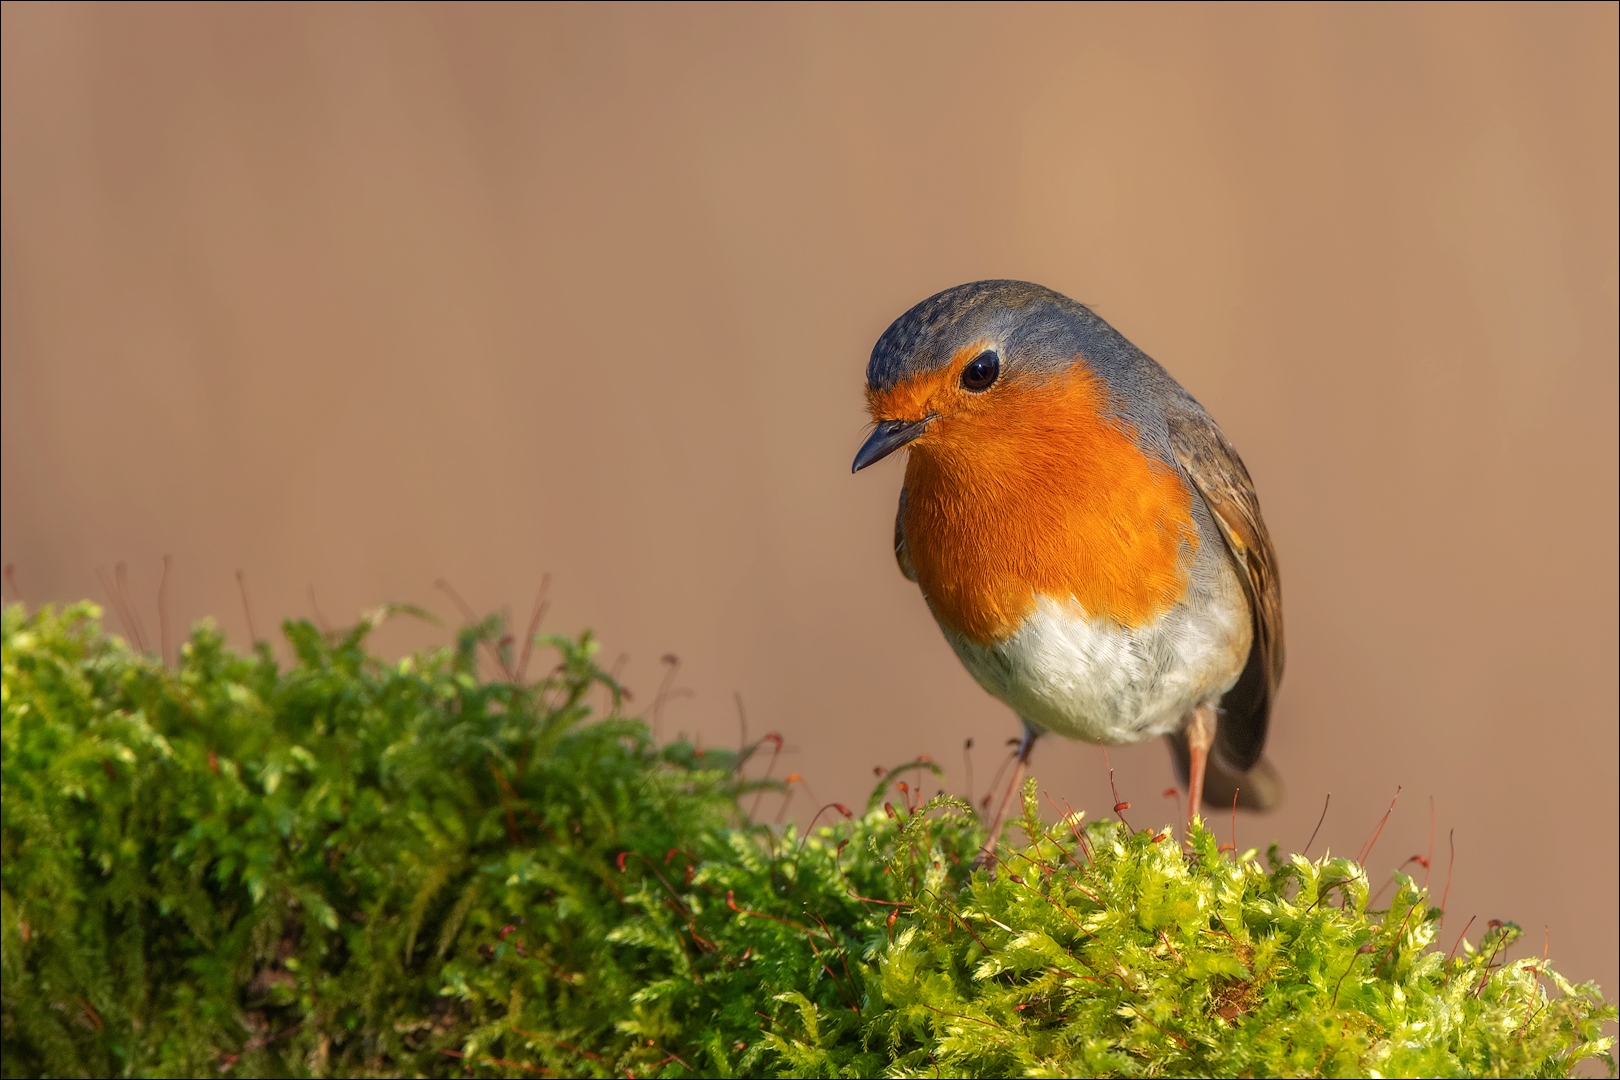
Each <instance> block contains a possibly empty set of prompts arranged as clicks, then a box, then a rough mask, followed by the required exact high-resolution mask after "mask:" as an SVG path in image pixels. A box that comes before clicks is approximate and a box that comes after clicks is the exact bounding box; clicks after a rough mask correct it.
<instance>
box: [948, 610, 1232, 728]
mask: <svg viewBox="0 0 1620 1080" xmlns="http://www.w3.org/2000/svg"><path fill="white" fill-rule="evenodd" d="M1223 584H1225V583H1223ZM1230 585H1231V587H1232V588H1233V591H1236V590H1235V587H1236V585H1237V582H1236V581H1235V579H1234V580H1233V581H1232V582H1231V583H1230ZM1220 591H1222V592H1224V591H1225V590H1220ZM1227 595H1228V596H1230V595H1231V594H1230V593H1228V594H1227ZM1223 599H1224V598H1223ZM1252 634H1253V628H1252V626H1251V625H1250V621H1249V613H1248V609H1247V605H1246V604H1244V603H1241V602H1239V603H1236V604H1233V603H1229V602H1228V603H1213V604H1211V603H1204V604H1182V605H1177V606H1176V607H1175V608H1173V609H1172V610H1171V611H1169V612H1167V613H1166V614H1165V615H1164V617H1163V618H1161V619H1159V620H1158V621H1157V622H1156V623H1154V624H1152V625H1149V626H1143V627H1125V626H1121V625H1120V624H1118V623H1116V622H1114V621H1113V620H1112V619H1107V618H1087V617H1085V616H1084V615H1083V614H1082V613H1081V612H1080V611H1079V609H1078V607H1076V606H1073V605H1068V604H1060V603H1057V602H1054V601H1052V600H1049V599H1047V598H1045V597H1041V598H1039V599H1038V600H1037V603H1036V608H1035V612H1034V614H1032V615H1031V616H1030V617H1029V618H1028V619H1026V620H1025V621H1024V624H1023V626H1021V627H1019V629H1018V631H1017V632H1016V633H1014V634H1013V635H1012V636H1011V637H1009V638H1008V639H1007V640H1005V641H1001V642H997V643H994V644H992V645H988V646H986V645H978V644H975V643H974V642H972V641H969V640H967V639H966V638H963V637H961V636H960V635H958V634H954V633H952V632H951V631H950V630H946V631H945V637H946V638H947V640H949V641H950V643H951V647H952V648H954V649H955V650H956V655H957V656H958V657H959V658H960V659H961V661H962V664H963V665H964V666H965V667H966V668H967V669H968V671H969V672H971V673H972V675H973V677H974V678H975V679H977V680H978V681H979V685H980V686H982V687H984V688H985V689H986V690H988V691H989V692H990V693H992V694H994V695H995V696H996V697H998V698H1000V699H1001V700H1002V701H1004V702H1006V703H1007V704H1008V705H1010V706H1012V708H1013V709H1014V711H1016V712H1017V713H1018V715H1019V716H1020V717H1022V718H1023V720H1024V721H1025V722H1026V723H1028V724H1029V725H1030V726H1032V727H1034V728H1036V729H1037V730H1040V731H1051V732H1054V733H1056V734H1058V735H1062V736H1065V737H1066V738H1070V739H1083V740H1084V741H1086V742H1091V743H1104V744H1110V745H1112V744H1118V743H1132V742H1141V741H1142V740H1144V739H1151V738H1154V737H1155V736H1159V735H1165V734H1169V733H1170V732H1173V731H1177V730H1179V729H1180V728H1181V725H1182V722H1183V720H1184V719H1185V718H1186V716H1187V715H1188V714H1189V713H1190V712H1191V711H1192V710H1193V709H1195V708H1196V707H1198V706H1199V705H1202V704H1214V703H1216V702H1217V701H1218V700H1219V699H1220V696H1221V695H1222V694H1224V693H1225V692H1226V691H1228V690H1230V689H1231V688H1232V684H1233V683H1235V682H1237V678H1238V676H1239V675H1240V674H1242V672H1243V665H1244V662H1245V661H1246V660H1247V658H1248V655H1249V645H1250V640H1251V636H1252Z"/></svg>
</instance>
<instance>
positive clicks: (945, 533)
mask: <svg viewBox="0 0 1620 1080" xmlns="http://www.w3.org/2000/svg"><path fill="white" fill-rule="evenodd" d="M957 366H958V365H955V364H952V365H949V366H948V367H947V369H946V371H945V372H943V373H940V375H943V376H944V378H942V379H939V380H938V384H937V385H936V386H934V387H930V388H925V387H921V386H916V385H910V386H901V387H895V388H894V390H893V391H891V394H893V398H892V399H891V400H892V401H893V402H894V404H900V402H901V401H904V400H906V399H908V398H909V399H910V400H911V401H913V402H915V401H918V400H920V399H921V398H924V397H927V398H933V399H935V400H936V401H938V400H939V398H938V395H939V394H941V393H946V392H948V391H950V390H954V386H951V385H949V384H948V383H946V382H945V380H946V379H954V376H953V375H951V374H950V372H951V369H952V368H955V367H957ZM925 378H927V377H925ZM929 381H930V382H933V381H935V380H933V379H930V380H929ZM930 391H932V392H930ZM885 396H887V395H885ZM953 397H954V395H953ZM1106 401H1107V391H1106V387H1105V386H1104V384H1103V382H1102V380H1101V378H1100V377H1099V376H1097V375H1096V374H1095V373H1093V372H1092V371H1091V370H1090V369H1089V368H1087V367H1086V366H1085V364H1084V362H1083V361H1082V362H1078V363H1077V364H1076V365H1075V367H1074V368H1073V369H1072V370H1071V372H1070V373H1069V374H1068V375H1067V376H1063V377H1059V378H1058V379H1055V380H1052V381H1050V382H1047V383H1045V384H1044V385H1041V384H1035V383H1024V384H1020V383H1018V382H1011V383H1009V384H1007V385H1005V386H1002V387H999V388H997V390H992V391H991V392H989V393H986V394H983V395H976V396H974V397H971V398H955V400H954V401H951V402H945V401H940V402H939V403H940V404H941V405H942V406H945V407H941V408H938V409H937V410H936V411H939V412H940V418H939V419H938V420H936V421H935V422H934V423H933V424H931V425H930V426H929V428H928V430H927V433H926V434H925V435H924V436H923V437H922V438H920V439H918V440H917V441H916V442H914V443H913V444H912V445H911V450H910V461H909V463H908V465H907V467H906V516H905V531H906V546H907V550H908V552H909V553H910V555H911V560H912V562H913V563H914V564H915V566H916V568H917V583H918V585H919V586H921V588H922V590H923V592H924V594H925V595H926V596H927V597H928V599H929V602H930V604H931V605H932V607H933V609H934V612H935V614H936V616H937V617H938V618H939V619H940V621H941V622H943V623H945V625H947V626H948V627H950V628H952V629H953V630H955V631H957V632H958V633H961V634H963V635H965V636H966V637H968V638H969V639H971V640H973V641H975V642H978V643H979V644H981V645H985V644H989V643H991V642H993V641H998V640H1001V639H1004V638H1006V637H1008V636H1009V635H1011V634H1012V633H1013V632H1014V631H1015V630H1016V629H1017V628H1018V626H1019V625H1020V624H1021V623H1022V622H1023V621H1024V619H1025V618H1026V617H1028V615H1029V614H1030V613H1031V612H1032V611H1033V610H1034V608H1035V602H1036V597H1037V596H1046V597H1050V598H1052V599H1054V600H1058V601H1059V602H1066V603H1071V604H1076V605H1078V608H1079V609H1081V610H1082V611H1083V612H1084V613H1085V614H1086V615H1087V616H1090V617H1096V616H1104V617H1108V618H1112V619H1114V620H1116V621H1117V622H1119V623H1120V624H1122V625H1125V626H1140V625H1143V624H1144V623H1147V622H1149V621H1151V620H1152V619H1154V618H1155V617H1156V616H1158V615H1159V614H1161V613H1163V612H1164V611H1166V610H1167V609H1168V608H1170V607H1171V606H1172V605H1173V604H1175V603H1176V601H1177V600H1179V599H1180V598H1181V597H1182V595H1183V594H1184V593H1185V591H1186V580H1187V571H1186V566H1185V563H1184V554H1183V553H1184V550H1185V551H1187V552H1190V551H1193V550H1196V548H1197V545H1198V532H1197V527H1196V526H1195V525H1194V524H1193V520H1192V509H1191V507H1192V504H1191V498H1192V496H1191V493H1190V492H1189V491H1188V489H1187V486H1186V485H1185V484H1184V483H1183V482H1182V480H1181V477H1180V476H1179V474H1178V473H1176V471H1175V470H1174V469H1172V468H1171V467H1170V466H1168V465H1165V464H1163V463H1161V462H1159V461H1156V460H1154V459H1152V458H1150V457H1148V456H1146V455H1144V454H1143V453H1142V451H1141V450H1139V449H1138V448H1137V446H1136V444H1135V442H1134V441H1133V438H1132V432H1131V431H1130V430H1129V428H1128V427H1126V426H1124V425H1123V424H1122V423H1121V421H1119V420H1117V419H1113V418H1110V417H1107V416H1105V415H1104V409H1105V405H1106ZM953 404H954V405H955V406H956V407H954V408H952V407H950V406H951V405H953ZM879 406H880V402H879V401H877V400H874V401H873V407H874V411H876V410H877V409H878V408H879ZM1183 545H1186V547H1185V549H1184V548H1183ZM1079 613H1080V612H1079V611H1077V612H1076V614H1077V615H1078V614H1079Z"/></svg>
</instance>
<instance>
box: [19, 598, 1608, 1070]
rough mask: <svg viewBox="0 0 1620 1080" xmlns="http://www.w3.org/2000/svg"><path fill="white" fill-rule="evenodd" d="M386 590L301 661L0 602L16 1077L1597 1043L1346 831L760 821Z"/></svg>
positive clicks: (1585, 997)
mask: <svg viewBox="0 0 1620 1080" xmlns="http://www.w3.org/2000/svg"><path fill="white" fill-rule="evenodd" d="M386 614H388V612H379V613H378V614H377V616H376V617H375V618H373V619H369V620H367V621H365V622H363V623H362V624H361V625H360V626H359V627H357V628H356V629H355V630H354V631H353V632H350V633H348V634H346V635H341V636H335V637H332V638H326V637H323V636H322V635H321V634H320V633H319V632H318V631H316V630H315V629H314V628H313V627H312V626H310V625H308V624H307V623H289V624H287V625H286V627H285V631H286V634H287V637H288V639H289V641H290V642H291V643H292V645H293V649H294V653H295V655H296V662H295V663H294V664H293V665H292V666H290V667H289V668H287V669H285V670H282V669H281V668H280V667H279V666H278V665H277V664H276V662H275V661H274V659H273V657H272V656H271V654H270V652H269V651H268V649H264V648H261V650H260V651H259V652H258V653H256V654H255V655H252V656H245V657H244V656H239V655H236V654H233V653H231V652H230V651H228V650H227V649H225V648H224V645H223V640H222V638H221V637H220V635H219V634H218V633H217V632H215V631H213V630H212V629H210V628H209V627H207V626H206V625H204V626H200V627H199V628H198V629H197V630H196V631H195V632H194V633H193V635H192V637H191V640H190V642H189V644H188V645H187V646H186V647H185V649H184V651H183V657H182V660H181V663H180V666H179V668H178V669H177V670H173V671H170V670H165V669H163V668H162V667H161V666H160V665H158V664H157V663H156V662H155V661H154V660H152V659H150V658H148V657H144V656H140V655H137V654H135V653H133V652H131V651H130V650H129V649H128V648H126V647H125V646H124V645H123V644H122V643H121V642H118V641H117V640H116V639H111V638H108V637H107V636H105V635H104V634H103V633H102V632H101V630H100V627H99V625H98V621H97V620H98V619H99V612H98V611H97V610H96V609H95V608H94V606H92V605H88V604H85V605H78V606H75V607H72V608H68V609H66V610H64V611H60V612H58V611H54V610H52V609H45V610H42V611H38V612H35V613H33V614H27V613H25V612H24V611H23V610H22V609H21V608H20V607H13V608H8V609H7V610H6V612H5V616H4V688H3V693H4V726H3V753H4V759H3V782H4V799H3V802H0V806H3V822H0V823H3V851H0V854H3V857H4V882H3V895H0V899H3V917H0V933H3V946H4V958H3V965H0V973H3V982H0V1023H3V1032H0V1034H3V1048H0V1067H3V1071H4V1072H5V1074H6V1075H8V1076H9V1075H205V1074H206V1075H212V1074H216V1073H218V1072H219V1071H220V1070H224V1071H226V1072H227V1073H228V1074H229V1075H233V1076H238V1075H241V1076H247V1075H295V1074H317V1075H371V1074H395V1075H451V1074H457V1075H464V1074H465V1073H466V1071H467V1070H468V1069H469V1068H471V1069H472V1071H473V1072H475V1073H481V1074H493V1073H500V1074H510V1075H532V1074H533V1073H534V1072H535V1070H540V1069H544V1070H547V1071H549V1072H550V1073H552V1074H557V1075H600V1076H609V1075H624V1074H625V1073H627V1072H628V1073H631V1074H634V1075H636V1076H671V1077H673V1076H684V1075H693V1074H699V1075H709V1076H734V1075H760V1074H779V1075H815V1076H822V1075H826V1076H871V1075H897V1076H904V1075H913V1074H915V1075H919V1076H924V1075H925V1076H944V1075H972V1076H994V1075H1036V1076H1042V1075H1052V1076H1066V1075H1097V1076H1106V1075H1138V1074H1144V1075H1157V1076H1245V1075H1246V1076H1264V1075H1344V1076H1361V1075H1383V1076H1396V1075H1425V1076H1486V1075H1547V1076H1551V1075H1565V1074H1566V1073H1567V1072H1568V1071H1569V1070H1570V1069H1571V1068H1572V1067H1573V1066H1574V1064H1575V1063H1576V1062H1577V1061H1579V1060H1581V1059H1582V1058H1585V1057H1590V1056H1594V1055H1596V1056H1599V1057H1601V1058H1603V1059H1605V1060H1608V1061H1609V1063H1610V1068H1611V1072H1612V1071H1613V1063H1612V1059H1609V1058H1608V1054H1607V1051H1608V1049H1609V1046H1610V1044H1611V1042H1612V1040H1611V1039H1608V1038H1604V1037H1602V1030H1601V1029H1602V1026H1603V1025H1604V1024H1605V1023H1607V1022H1610V1021H1612V1020H1613V1018H1614V1016H1615V1010H1614V1008H1613V1007H1612V1006H1609V1005H1607V1004H1606V1003H1604V1002H1603V1000H1602V998H1601V995H1600V993H1599V991H1598V990H1597V988H1596V987H1595V986H1592V985H1589V984H1588V985H1583V986H1571V985H1570V984H1568V983H1567V982H1566V981H1565V980H1563V979H1562V977H1560V976H1559V975H1558V974H1557V973H1556V972H1554V971H1553V970H1551V968H1550V967H1548V966H1546V965H1545V964H1543V963H1542V961H1540V960H1539V959H1521V960H1515V961H1511V962H1506V961H1504V960H1503V956H1504V954H1505V953H1506V951H1507V948H1508V946H1509V945H1511V944H1512V942H1513V940H1514V939H1515V938H1516V937H1517V936H1518V929H1517V927H1514V926H1512V925H1511V924H1509V925H1506V926H1501V927H1492V928H1491V929H1490V930H1489V931H1488V932H1487V933H1485V934H1484V936H1483V938H1482V939H1481V940H1480V942H1479V944H1478V945H1477V946H1474V945H1470V944H1468V943H1464V944H1463V945H1462V946H1461V947H1460V948H1459V949H1458V950H1457V951H1456V953H1455V955H1454V956H1451V957H1448V956H1447V955H1446V954H1444V953H1443V952H1441V951H1439V950H1437V949H1434V948H1432V947H1431V946H1432V945H1433V940H1434V936H1435V933H1436V929H1437V927H1438V925H1439V915H1440V913H1439V912H1438V911H1436V910H1433V909H1430V908H1428V907H1427V901H1426V897H1425V896H1424V893H1423V892H1422V890H1420V889H1418V888H1417V887H1416V886H1415V885H1414V884H1413V883H1412V882H1411V881H1410V880H1408V879H1406V878H1404V877H1399V876H1398V881H1397V884H1398V889H1397V892H1396V895H1395V897H1394V899H1393V900H1392V901H1391V903H1390V906H1389V907H1388V908H1387V909H1383V910H1377V911H1370V910H1368V902H1369V901H1368V894H1369V889H1368V883H1367V876H1366V874H1365V872H1364V871H1363V870H1362V868H1361V867H1359V866H1358V865H1356V864H1355V863H1352V862H1350V861H1347V860H1343V859H1332V860H1329V859H1323V860H1318V861H1315V862H1312V861H1309V860H1306V859H1302V858H1298V857H1295V858H1290V859H1283V858H1281V857H1279V856H1278V855H1277V853H1276V852H1275V849H1274V850H1273V853H1272V855H1271V856H1270V858H1269V860H1268V862H1269V865H1265V866H1262V865H1261V863H1260V862H1259V861H1258V860H1257V859H1256V858H1255V857H1254V855H1253V853H1252V852H1251V853H1248V854H1245V855H1244V856H1242V857H1240V858H1237V859H1235V860H1234V859H1233V858H1231V857H1230V856H1227V855H1224V854H1223V853H1221V852H1220V851H1218V850H1217V845H1216V843H1215V841H1214V839H1213V838H1212V837H1210V836H1209V835H1208V834H1206V833H1203V832H1201V831H1195V832H1194V834H1193V837H1192V841H1191V844H1190V847H1188V848H1186V849H1183V848H1182V847H1181V846H1180V845H1178V844H1177V843H1176V842H1175V841H1174V840H1173V839H1168V838H1165V837H1162V836H1160V835H1159V834H1157V833H1155V832H1153V831H1132V830H1130V829H1128V828H1126V827H1125V826H1123V825H1121V824H1116V823H1113V822H1097V823H1090V824H1082V823H1081V821H1080V819H1079V818H1078V816H1076V817H1073V818H1070V819H1068V820H1065V821H1062V822H1059V823H1057V824H1050V823H1046V822H1043V821H1042V820H1041V818H1040V815H1039V813H1038V812H1037V807H1036V806H1035V804H1034V797H1033V792H1034V787H1033V782H1031V785H1030V787H1029V789H1028V793H1027V797H1026V806H1025V817H1024V820H1023V822H1022V826H1023V832H1024V836H1023V846H1022V847H1019V848H1017V849H1016V854H1012V855H1010V856H1009V857H1008V858H1007V859H1006V860H1005V861H1004V862H1003V863H1002V864H1001V865H1000V866H999V867H998V868H997V872H996V873H995V874H994V875H990V874H986V873H985V872H983V871H979V872H972V871H971V864H972V858H973V854H974V852H975V851H976V850H977V845H978V843H979V841H980V839H981V836H982V834H981V833H980V832H979V831H978V829H977V822H976V819H975V818H974V817H973V816H972V814H971V812H969V810H968V808H967V807H966V805H965V804H963V803H960V802H958V801H953V800H949V799H945V798H944V797H943V796H941V797H939V798H936V799H934V800H932V801H930V802H928V803H925V804H924V805H922V806H914V805H912V801H913V800H912V796H911V794H909V793H907V794H902V793H900V792H899V790H898V788H897V787H894V786H891V782H892V781H894V780H895V779H896V778H895V777H894V776H892V775H891V776H890V777H886V778H885V780H884V782H883V784H881V785H880V786H879V788H878V790H877V791H876V792H875V793H874V796H873V799H872V802H871V804H870V805H869V806H868V807H867V808H866V810H865V812H864V813H863V814H860V815H851V816H849V817H847V818H846V816H845V814H846V811H844V810H843V809H842V808H837V809H833V810H829V811H828V814H829V815H831V817H830V818H829V817H826V816H824V817H823V818H821V819H820V822H819V823H818V824H816V825H815V826H814V828H813V832H812V833H811V834H810V835H808V836H803V835H800V834H798V833H797V832H796V831H795V830H794V829H793V828H791V827H790V828H788V829H786V830H772V829H769V828H766V827H764V826H761V825H757V824H753V823H751V822H749V821H748V820H747V818H746V816H745V815H744V814H743V813H742V812H741V811H740V810H739V809H738V797H739V796H740V795H742V794H744V793H746V792H748V791H751V790H754V789H755V788H757V787H758V785H757V784H750V783H747V782H744V781H742V780H740V779H739V777H740V767H741V765H742V764H743V760H742V758H743V756H745V755H739V754H737V753H733V752H728V751H722V750H714V749H710V750H707V751H704V750H700V749H698V748H697V747H694V746H692V745H690V744H685V743H675V744H671V745H668V746H656V745H654V743H653V742H652V741H651V740H650V739H649V737H648V735H647V731H646V728H645V727H644V726H643V725H642V724H641V723H640V722H639V721H637V720H633V719H629V718H626V717H624V716H622V715H620V714H619V712H618V707H617V706H618V703H619V702H621V701H622V697H621V695H620V694H619V691H618V688H617V687H616V686H615V685H614V684H613V682H612V680H611V679H610V678H609V677H608V676H607V675H606V674H604V673H603V672H602V671H601V670H600V669H599V668H597V667H596V666H595V664H594V662H593V659H592V656H593V653H594V646H593V644H592V643H591V641H590V640H589V638H588V636H587V637H585V638H582V639H580V640H572V639H567V638H556V637H549V638H545V639H543V641H542V644H544V645H546V646H549V647H552V648H555V649H556V650H557V653H558V663H557V666H556V667H555V668H554V669H553V671H552V672H551V673H550V674H549V675H548V676H547V677H546V678H544V679H542V680H540V681H539V682H538V683H536V684H533V685H523V686H520V685H516V684H513V683H511V682H502V681H496V682H490V681H484V680H481V679H480V678H478V676H477V666H476V663H475V655H476V652H475V651H476V650H477V649H478V648H479V646H480V644H481V643H493V642H496V641H498V640H500V637H501V634H500V628H499V626H498V625H496V624H495V623H493V622H491V623H486V624H484V625H481V626H478V627H472V628H469V629H467V630H465V631H463V632H462V634H461V635H460V637H459V640H458V642H457V645H456V647H455V648H450V649H444V650H441V651H439V652H436V653H432V654H427V655H421V656H418V657H415V658H413V659H410V660H407V661H405V662H403V663H400V664H386V663H384V662H382V661H380V660H378V659H376V658H375V657H372V656H369V655H368V654H367V653H366V652H365V638H366V634H367V632H368V631H369V630H370V629H371V628H372V627H373V626H374V625H375V623H376V622H377V621H378V620H379V619H380V618H382V617H384V616H385V615H386ZM596 697H600V698H601V699H602V700H605V701H611V702H613V703H614V707H613V708H612V709H611V710H610V711H609V713H608V714H607V715H606V716H602V717H597V718H593V717H592V715H591V712H590V709H589V707H588V705H587V701H588V700H589V699H591V698H596ZM912 768H917V769H923V770H926V769H929V768H933V767H932V766H930V765H927V764H926V763H919V764H918V765H915V766H912ZM912 779H914V776H913V777H912ZM886 799H888V800H892V803H893V804H897V805H889V804H886V803H885V800H886ZM829 820H831V821H832V824H828V823H827V822H828V821H829Z"/></svg>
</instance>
